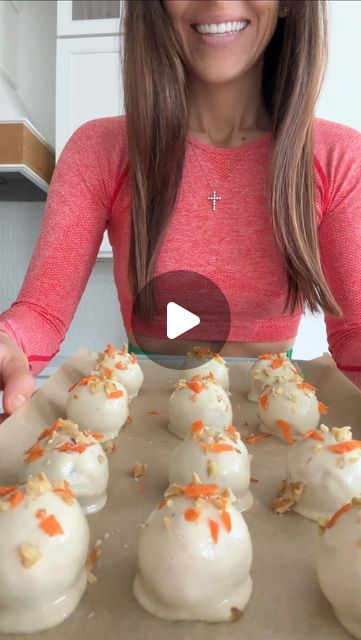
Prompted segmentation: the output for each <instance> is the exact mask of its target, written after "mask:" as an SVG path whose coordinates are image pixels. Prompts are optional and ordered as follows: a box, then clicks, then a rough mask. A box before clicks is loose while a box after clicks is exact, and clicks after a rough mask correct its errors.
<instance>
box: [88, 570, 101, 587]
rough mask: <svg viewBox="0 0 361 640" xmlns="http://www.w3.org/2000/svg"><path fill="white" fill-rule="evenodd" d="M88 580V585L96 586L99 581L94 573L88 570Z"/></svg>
mask: <svg viewBox="0 0 361 640" xmlns="http://www.w3.org/2000/svg"><path fill="white" fill-rule="evenodd" d="M86 579H87V582H88V584H94V582H96V581H97V580H98V578H97V577H96V575H94V573H93V572H92V571H91V570H90V569H88V568H86Z"/></svg>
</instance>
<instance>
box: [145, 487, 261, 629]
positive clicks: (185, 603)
mask: <svg viewBox="0 0 361 640" xmlns="http://www.w3.org/2000/svg"><path fill="white" fill-rule="evenodd" d="M218 491H219V487H218V486H217V485H216V484H215V485H213V484H212V485H209V484H205V485H202V484H199V479H197V478H196V476H194V478H193V481H192V483H191V484H190V485H188V486H180V485H171V486H170V487H169V488H168V489H167V491H166V492H165V494H164V496H165V497H164V499H163V500H162V501H161V502H160V504H159V506H158V508H157V509H155V510H154V511H153V512H152V513H151V515H150V516H149V518H148V520H147V522H146V526H145V527H144V528H143V529H141V533H140V540H139V545H138V573H137V575H136V578H135V581H134V593H135V597H136V598H137V600H138V602H139V604H140V605H141V606H142V607H143V608H144V609H145V610H146V611H148V612H149V613H151V614H153V615H155V616H158V617H159V618H163V619H164V620H202V621H205V622H221V621H225V622H226V621H231V620H232V619H234V618H235V617H238V616H239V615H240V612H241V611H243V609H244V608H245V606H246V604H247V602H248V600H249V598H250V596H251V591H252V580H251V577H250V569H251V563H252V546H251V539H250V535H249V532H248V529H247V525H246V523H245V521H244V519H243V516H242V514H241V513H240V512H239V511H237V509H235V508H234V507H233V505H232V504H230V499H229V495H228V494H227V493H226V494H225V495H224V496H221V495H220V494H219V492H218Z"/></svg>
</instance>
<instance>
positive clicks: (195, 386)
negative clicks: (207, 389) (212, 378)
mask: <svg viewBox="0 0 361 640" xmlns="http://www.w3.org/2000/svg"><path fill="white" fill-rule="evenodd" d="M187 387H188V388H189V389H191V390H192V391H194V393H200V392H201V391H202V389H204V384H203V383H202V382H199V381H198V380H194V381H193V382H192V381H191V382H187Z"/></svg>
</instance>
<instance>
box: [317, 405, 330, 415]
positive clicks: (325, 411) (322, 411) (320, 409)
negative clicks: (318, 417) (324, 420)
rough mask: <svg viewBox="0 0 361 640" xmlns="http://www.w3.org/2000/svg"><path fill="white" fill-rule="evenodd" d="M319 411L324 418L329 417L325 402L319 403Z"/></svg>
mask: <svg viewBox="0 0 361 640" xmlns="http://www.w3.org/2000/svg"><path fill="white" fill-rule="evenodd" d="M318 410H319V412H320V413H321V414H322V415H323V416H327V414H328V407H326V405H325V404H323V402H319V403H318Z"/></svg>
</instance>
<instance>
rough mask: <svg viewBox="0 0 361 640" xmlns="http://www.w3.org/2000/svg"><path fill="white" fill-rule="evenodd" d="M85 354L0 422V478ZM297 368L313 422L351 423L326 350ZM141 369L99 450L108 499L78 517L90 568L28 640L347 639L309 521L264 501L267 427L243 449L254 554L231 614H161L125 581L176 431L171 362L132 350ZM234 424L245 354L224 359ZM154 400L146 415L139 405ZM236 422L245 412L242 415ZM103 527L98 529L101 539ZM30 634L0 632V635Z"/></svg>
mask: <svg viewBox="0 0 361 640" xmlns="http://www.w3.org/2000/svg"><path fill="white" fill-rule="evenodd" d="M94 360H95V354H93V353H91V352H90V351H88V350H86V349H81V350H80V351H79V352H78V354H77V355H76V356H75V357H74V358H72V359H70V360H68V361H67V362H66V363H65V364H64V365H63V366H62V367H61V368H60V369H59V370H58V371H57V372H56V373H55V374H54V375H53V376H51V378H49V380H48V381H47V382H45V383H44V385H43V386H42V387H41V389H40V390H38V391H37V392H36V393H35V394H34V396H33V397H32V398H31V400H30V401H29V402H28V403H27V404H26V405H25V406H24V407H22V408H20V409H19V410H18V411H17V412H16V413H15V414H14V415H13V416H12V417H10V418H8V419H7V420H6V421H5V422H4V423H3V424H2V425H1V427H0V455H1V458H0V459H1V468H0V482H1V483H2V484H5V483H11V482H14V481H15V480H16V469H17V465H18V464H19V461H20V460H21V457H22V454H23V451H24V450H25V449H26V448H28V447H29V446H31V445H32V444H33V442H34V440H35V438H36V437H37V435H38V434H39V433H40V431H41V430H42V429H43V428H44V426H46V425H49V424H50V423H51V422H52V421H53V420H54V419H56V418H57V417H59V416H61V417H65V414H64V406H65V402H66V398H67V389H68V387H69V385H70V384H72V383H73V382H75V381H76V380H77V379H78V378H79V377H80V376H82V375H85V374H87V373H88V372H89V370H90V369H91V367H92V365H93V362H94ZM298 364H299V366H300V368H301V370H302V371H303V373H304V375H305V378H306V380H307V381H308V382H310V383H311V384H314V385H315V386H317V387H318V389H319V391H318V398H319V400H321V401H322V402H324V403H325V404H327V405H329V406H330V407H331V411H330V413H329V415H328V416H325V417H324V420H323V421H324V422H325V423H326V424H329V425H337V426H342V425H346V424H350V425H351V426H352V427H353V430H354V433H355V437H360V435H361V433H360V432H361V429H360V425H361V393H360V392H359V391H358V389H357V388H356V387H355V386H354V385H353V384H352V383H351V382H349V381H348V380H347V379H346V378H345V377H344V376H343V375H342V374H341V373H340V372H339V371H338V370H337V369H336V367H335V366H334V364H333V361H332V360H331V358H329V357H323V358H318V359H317V360H314V361H311V362H299V363H298ZM141 366H142V368H143V370H144V374H145V381H144V386H143V388H142V390H141V393H140V395H139V397H138V398H137V399H135V400H133V401H132V403H131V405H130V413H131V416H132V417H133V423H132V424H129V425H127V426H126V427H124V428H123V429H122V431H121V432H120V435H119V437H118V438H117V439H116V450H115V451H114V452H113V453H111V454H110V455H109V463H110V486H109V493H108V503H107V505H106V507H105V508H104V509H103V510H102V511H101V512H100V513H98V514H95V515H92V516H90V517H89V519H88V521H89V525H90V529H91V535H92V541H93V543H94V542H95V541H96V540H98V539H103V542H102V545H101V547H102V549H103V555H102V556H101V558H100V560H99V562H98V564H97V566H96V567H95V570H94V572H95V574H96V575H97V577H98V580H97V582H96V583H94V584H90V585H88V587H87V590H86V593H85V595H84V596H83V599H82V601H81V603H80V605H79V607H78V609H77V610H76V611H75V612H74V613H73V614H72V616H70V618H69V619H68V620H66V621H65V622H64V623H63V624H62V625H60V626H59V627H56V628H54V629H52V630H49V631H45V632H43V633H39V634H36V638H39V640H40V639H41V640H63V639H64V638H67V640H75V639H76V640H95V639H98V638H101V640H115V639H120V640H123V639H124V640H168V639H169V638H172V640H191V639H192V640H206V639H207V640H216V639H217V640H236V639H237V640H241V639H244V640H306V639H307V640H316V639H317V640H347V639H348V638H350V637H351V636H349V634H348V633H347V632H346V631H345V630H344V629H343V627H341V625H340V624H339V623H338V621H337V619H336V618H335V617H334V615H333V612H332V609H331V607H330V605H329V604H328V602H327V601H326V599H325V598H324V596H323V595H322V593H321V592H320V590H319V587H318V583H317V578H316V572H315V556H316V550H317V543H318V532H317V526H316V525H315V524H314V523H312V522H310V521H308V520H306V519H304V518H302V517H301V516H298V515H296V514H293V513H289V514H285V515H283V516H277V515H275V514H273V513H272V512H271V511H270V509H269V502H270V500H271V498H272V497H273V496H274V495H275V494H276V493H277V490H278V488H279V484H280V481H281V479H282V477H283V474H284V458H285V452H286V445H285V444H284V443H283V442H281V441H279V440H278V439H276V438H273V437H272V438H268V439H266V440H262V441H259V442H257V443H256V444H255V445H249V446H248V449H249V451H250V452H252V453H253V454H254V460H253V463H252V475H253V476H254V477H255V478H257V479H258V480H259V482H258V483H253V484H252V485H251V488H252V491H253V493H254V496H255V504H254V507H253V509H252V510H251V511H250V512H248V513H246V514H245V519H246V521H247V524H248V527H249V529H250V533H251V537H252V542H253V550H254V561H253V567H252V577H253V594H252V597H251V600H250V603H249V604H248V606H247V608H246V609H245V612H244V615H243V617H242V618H241V619H240V620H238V621H237V622H234V623H220V624H213V625H212V624H206V623H200V622H195V623H184V622H181V623H178V622H177V623H169V622H164V621H162V620H158V619H157V618H154V617H152V616H151V615H149V614H147V613H145V612H144V611H143V610H142V609H141V607H140V606H139V605H138V604H137V602H136V600H135V599H134V597H133V593H132V582H133V578H134V575H135V571H136V545H137V539H138V535H139V531H140V525H141V524H142V523H143V522H144V521H145V519H146V518H147V516H148V515H149V513H150V511H151V510H152V509H153V508H154V507H155V506H156V504H157V502H158V501H159V499H160V497H161V495H162V492H163V491H164V489H165V488H166V486H167V484H168V483H167V467H168V459H169V455H170V453H171V451H172V450H173V448H174V447H175V446H177V445H178V444H179V443H180V440H178V439H177V438H176V436H174V435H172V434H170V433H169V432H168V431H167V428H166V425H167V403H168V398H169V395H170V393H171V392H172V390H173V384H174V382H175V381H176V379H177V377H178V374H177V372H176V371H172V370H170V369H167V368H165V367H162V366H160V365H158V364H155V363H153V362H151V361H149V360H145V361H142V362H141ZM229 366H230V377H231V392H232V397H231V400H232V405H233V411H234V420H233V422H234V424H235V425H236V426H237V427H239V428H240V431H241V432H242V433H245V432H253V431H255V425H256V406H255V405H253V404H252V403H249V402H247V401H246V400H245V398H244V396H243V395H242V392H243V391H244V390H245V389H246V387H247V374H248V369H249V366H250V364H249V363H244V362H231V363H230V364H229ZM151 410H155V411H158V412H159V414H160V415H156V416H152V415H149V414H148V412H149V411H151ZM245 423H248V424H245ZM136 461H140V462H146V463H147V464H148V465H149V470H148V474H147V475H146V476H144V477H143V478H141V479H140V480H139V481H138V482H136V481H135V480H134V479H133V478H132V477H131V475H130V472H131V468H132V466H133V464H134V462H136ZM104 535H105V536H106V537H105V539H104ZM29 637H30V638H31V636H24V635H12V636H10V635H1V634H0V638H1V640H5V638H8V639H10V638H13V639H20V638H23V639H24V638H29Z"/></svg>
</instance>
